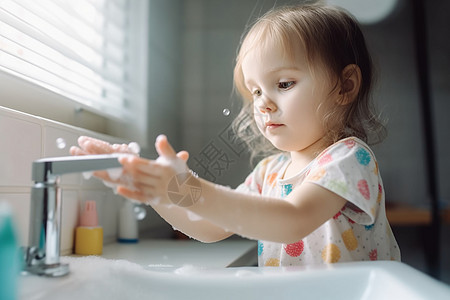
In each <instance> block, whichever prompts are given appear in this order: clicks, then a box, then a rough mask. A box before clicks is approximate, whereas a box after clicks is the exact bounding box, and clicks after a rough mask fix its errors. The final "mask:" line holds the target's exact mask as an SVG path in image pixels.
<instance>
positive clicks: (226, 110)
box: [222, 108, 230, 117]
mask: <svg viewBox="0 0 450 300" xmlns="http://www.w3.org/2000/svg"><path fill="white" fill-rule="evenodd" d="M222 113H223V115H224V116H226V117H228V116H229V115H230V110H229V109H228V108H224V110H223V111H222Z"/></svg>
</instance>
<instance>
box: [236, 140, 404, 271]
mask: <svg viewBox="0 0 450 300" xmlns="http://www.w3.org/2000/svg"><path fill="white" fill-rule="evenodd" d="M289 163H290V156H289V154H287V153H281V154H277V155H273V156H270V157H268V158H266V159H264V160H262V161H261V162H260V163H259V164H258V165H257V166H256V168H255V169H254V170H253V172H252V173H251V174H250V175H249V176H248V177H247V179H246V181H245V183H243V184H241V185H240V186H239V187H238V190H240V191H245V192H249V193H258V194H262V195H265V196H271V197H277V198H284V197H285V196H287V195H289V193H290V192H291V191H292V190H293V189H294V188H295V187H296V186H298V185H300V184H302V183H303V182H313V183H315V184H318V185H320V186H322V187H324V188H326V189H328V190H330V191H332V192H334V193H336V194H338V195H340V196H341V197H343V198H344V199H346V200H347V203H346V205H344V207H343V208H342V209H341V210H340V211H339V212H338V213H337V214H336V215H335V216H334V217H333V218H331V219H330V220H328V221H327V222H325V223H324V224H322V225H321V226H320V227H319V228H317V229H316V230H315V231H313V232H312V233H311V234H309V235H308V236H307V237H305V238H304V239H302V240H300V241H298V242H296V243H293V244H280V243H274V242H268V241H258V262H259V266H299V265H311V264H323V263H336V262H347V261H364V260H398V261H399V260H400V250H399V248H398V245H397V242H396V241H395V238H394V236H393V234H392V231H391V228H390V226H389V223H388V221H387V218H386V212H385V203H384V189H383V183H382V181H381V177H380V173H379V170H378V164H377V161H376V160H375V156H374V154H373V153H372V151H371V150H370V148H369V147H368V146H367V145H366V144H365V143H364V142H363V141H361V140H359V139H357V138H354V137H352V138H346V139H344V140H341V141H338V142H337V143H335V144H333V145H331V146H330V147H328V148H327V149H325V150H324V151H323V152H322V153H321V154H320V155H318V156H317V158H316V159H314V160H313V161H312V162H311V163H310V164H309V165H308V166H307V167H306V168H305V169H304V170H302V171H301V172H299V173H298V174H296V175H295V176H293V177H291V178H282V176H283V174H284V172H285V170H286V168H287V166H288V165H289Z"/></svg>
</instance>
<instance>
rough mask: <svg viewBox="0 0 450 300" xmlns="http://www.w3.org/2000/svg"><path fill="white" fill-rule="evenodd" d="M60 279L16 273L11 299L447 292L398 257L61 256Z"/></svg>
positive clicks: (422, 295) (431, 295)
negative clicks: (247, 260) (64, 268)
mask: <svg viewBox="0 0 450 300" xmlns="http://www.w3.org/2000/svg"><path fill="white" fill-rule="evenodd" d="M62 261H63V262H68V263H70V269H71V273H70V274H69V275H68V276H66V277H62V278H42V277H36V276H23V277H22V278H21V282H20V283H21V288H20V293H19V299H27V300H33V299H36V300H37V299H48V300H52V299H65V300H71V299H74V300H80V299H86V300H89V299H102V300H103V299H107V300H114V299H196V300H200V299H258V300H261V299H345V300H351V299H358V300H361V299H363V300H370V299H399V300H400V299H408V300H415V299H433V300H434V299H450V287H449V286H447V285H445V284H443V283H441V282H438V281H436V280H434V279H432V278H431V277H429V276H427V275H425V274H423V273H421V272H419V271H416V270H415V269H413V268H411V267H409V266H407V265H405V264H402V263H398V262H389V261H379V262H358V263H342V264H334V265H330V266H317V267H308V268H271V267H268V268H257V267H239V268H211V267H194V266H189V265H186V266H183V267H164V266H152V267H149V266H147V267H144V266H142V265H138V264H135V263H132V262H129V261H126V260H112V259H105V258H99V257H81V258H76V257H63V258H62Z"/></svg>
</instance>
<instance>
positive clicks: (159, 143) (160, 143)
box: [155, 134, 176, 159]
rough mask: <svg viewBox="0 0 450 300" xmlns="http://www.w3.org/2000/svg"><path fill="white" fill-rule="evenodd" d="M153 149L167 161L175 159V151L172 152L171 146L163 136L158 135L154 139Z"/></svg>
mask: <svg viewBox="0 0 450 300" xmlns="http://www.w3.org/2000/svg"><path fill="white" fill-rule="evenodd" d="M155 147H156V151H157V152H158V154H159V155H160V156H164V157H166V158H169V159H170V158H175V157H176V153H175V150H173V148H172V146H171V145H170V143H169V141H168V140H167V137H166V136H165V135H163V134H161V135H159V136H158V137H157V138H156V142H155Z"/></svg>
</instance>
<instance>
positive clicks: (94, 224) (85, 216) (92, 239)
mask: <svg viewBox="0 0 450 300" xmlns="http://www.w3.org/2000/svg"><path fill="white" fill-rule="evenodd" d="M102 251H103V228H102V227H100V226H98V217H97V208H96V205H95V201H86V202H85V203H84V210H83V212H82V213H81V217H80V226H78V227H77V228H76V230H75V254H79V255H101V254H102Z"/></svg>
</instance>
